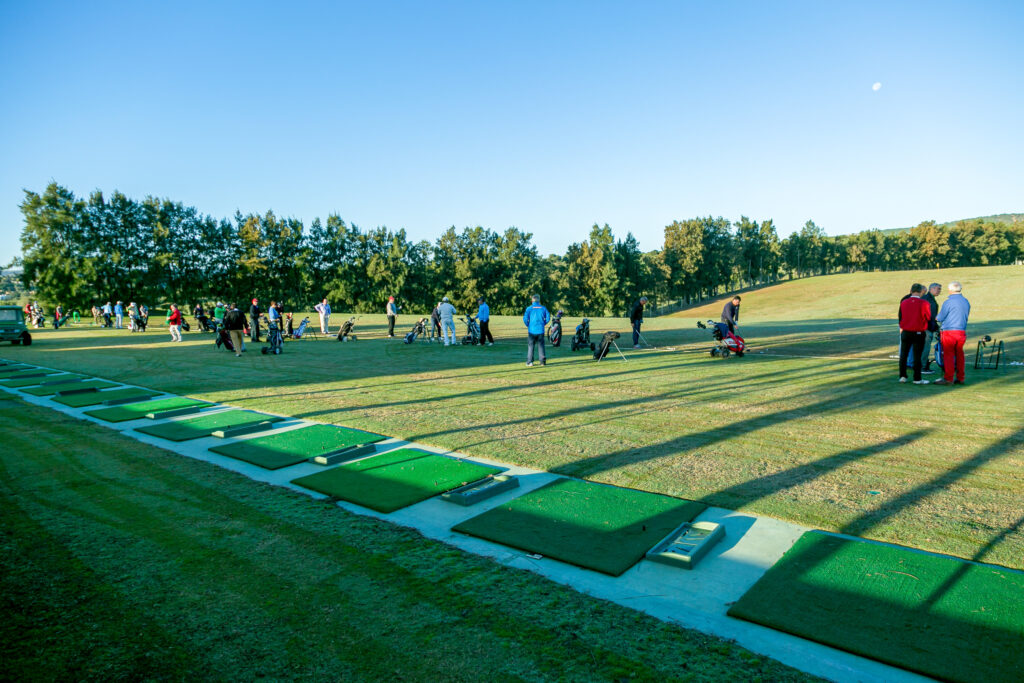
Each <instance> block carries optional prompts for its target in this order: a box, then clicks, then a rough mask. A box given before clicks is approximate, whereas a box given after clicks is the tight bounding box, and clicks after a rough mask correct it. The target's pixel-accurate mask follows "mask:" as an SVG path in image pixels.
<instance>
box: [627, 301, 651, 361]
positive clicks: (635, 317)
mask: <svg viewBox="0 0 1024 683" xmlns="http://www.w3.org/2000/svg"><path fill="white" fill-rule="evenodd" d="M646 303H647V297H646V296H642V297H640V299H639V300H638V301H637V302H636V303H635V304H633V309H632V310H631V311H630V312H629V322H630V323H631V324H632V325H633V348H634V349H639V348H640V326H641V325H643V324H644V304H646Z"/></svg>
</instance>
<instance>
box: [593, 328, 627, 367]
mask: <svg viewBox="0 0 1024 683" xmlns="http://www.w3.org/2000/svg"><path fill="white" fill-rule="evenodd" d="M620 336H622V335H620V334H619V333H618V332H605V333H604V334H603V335H601V343H600V345H599V346H598V347H597V348H596V349H595V350H594V360H601V359H602V358H604V357H605V356H607V355H608V351H609V349H611V348H612V344H614V343H615V340H616V339H618V338H619V337H620Z"/></svg>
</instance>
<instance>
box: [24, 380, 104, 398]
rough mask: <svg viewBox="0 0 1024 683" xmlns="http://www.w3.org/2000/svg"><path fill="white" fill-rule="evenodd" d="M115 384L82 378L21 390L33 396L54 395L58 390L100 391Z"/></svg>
mask: <svg viewBox="0 0 1024 683" xmlns="http://www.w3.org/2000/svg"><path fill="white" fill-rule="evenodd" d="M116 386H117V384H116V383H115V382H107V381H105V380H99V379H87V380H82V381H81V382H68V383H66V384H52V385H46V386H40V387H28V388H26V389H22V390H21V391H23V392H25V393H26V394H31V395H33V396H54V395H55V394H57V393H58V392H62V391H75V390H76V389H95V390H96V391H101V390H103V389H110V388H111V387H116Z"/></svg>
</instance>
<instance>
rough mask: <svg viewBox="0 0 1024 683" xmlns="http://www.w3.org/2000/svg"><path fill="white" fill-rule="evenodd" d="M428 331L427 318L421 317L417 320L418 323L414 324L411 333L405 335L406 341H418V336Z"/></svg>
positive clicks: (407, 342)
mask: <svg viewBox="0 0 1024 683" xmlns="http://www.w3.org/2000/svg"><path fill="white" fill-rule="evenodd" d="M426 331H427V319H426V318H420V319H419V320H418V321H417V322H416V324H415V325H413V326H412V329H411V330H410V331H409V334H407V335H405V343H406V344H412V343H413V342H414V341H416V337H418V336H420V335H421V334H425V333H426Z"/></svg>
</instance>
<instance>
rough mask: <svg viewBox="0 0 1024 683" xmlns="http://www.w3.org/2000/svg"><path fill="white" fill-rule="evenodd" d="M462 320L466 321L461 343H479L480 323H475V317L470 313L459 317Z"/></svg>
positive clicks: (474, 344)
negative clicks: (464, 334)
mask: <svg viewBox="0 0 1024 683" xmlns="http://www.w3.org/2000/svg"><path fill="white" fill-rule="evenodd" d="M459 320H461V321H462V322H464V323H466V336H465V337H463V338H462V343H463V344H466V345H467V346H468V345H472V346H476V345H477V344H479V343H480V325H478V324H477V322H476V318H474V317H473V316H471V315H467V316H466V317H465V318H459Z"/></svg>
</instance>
